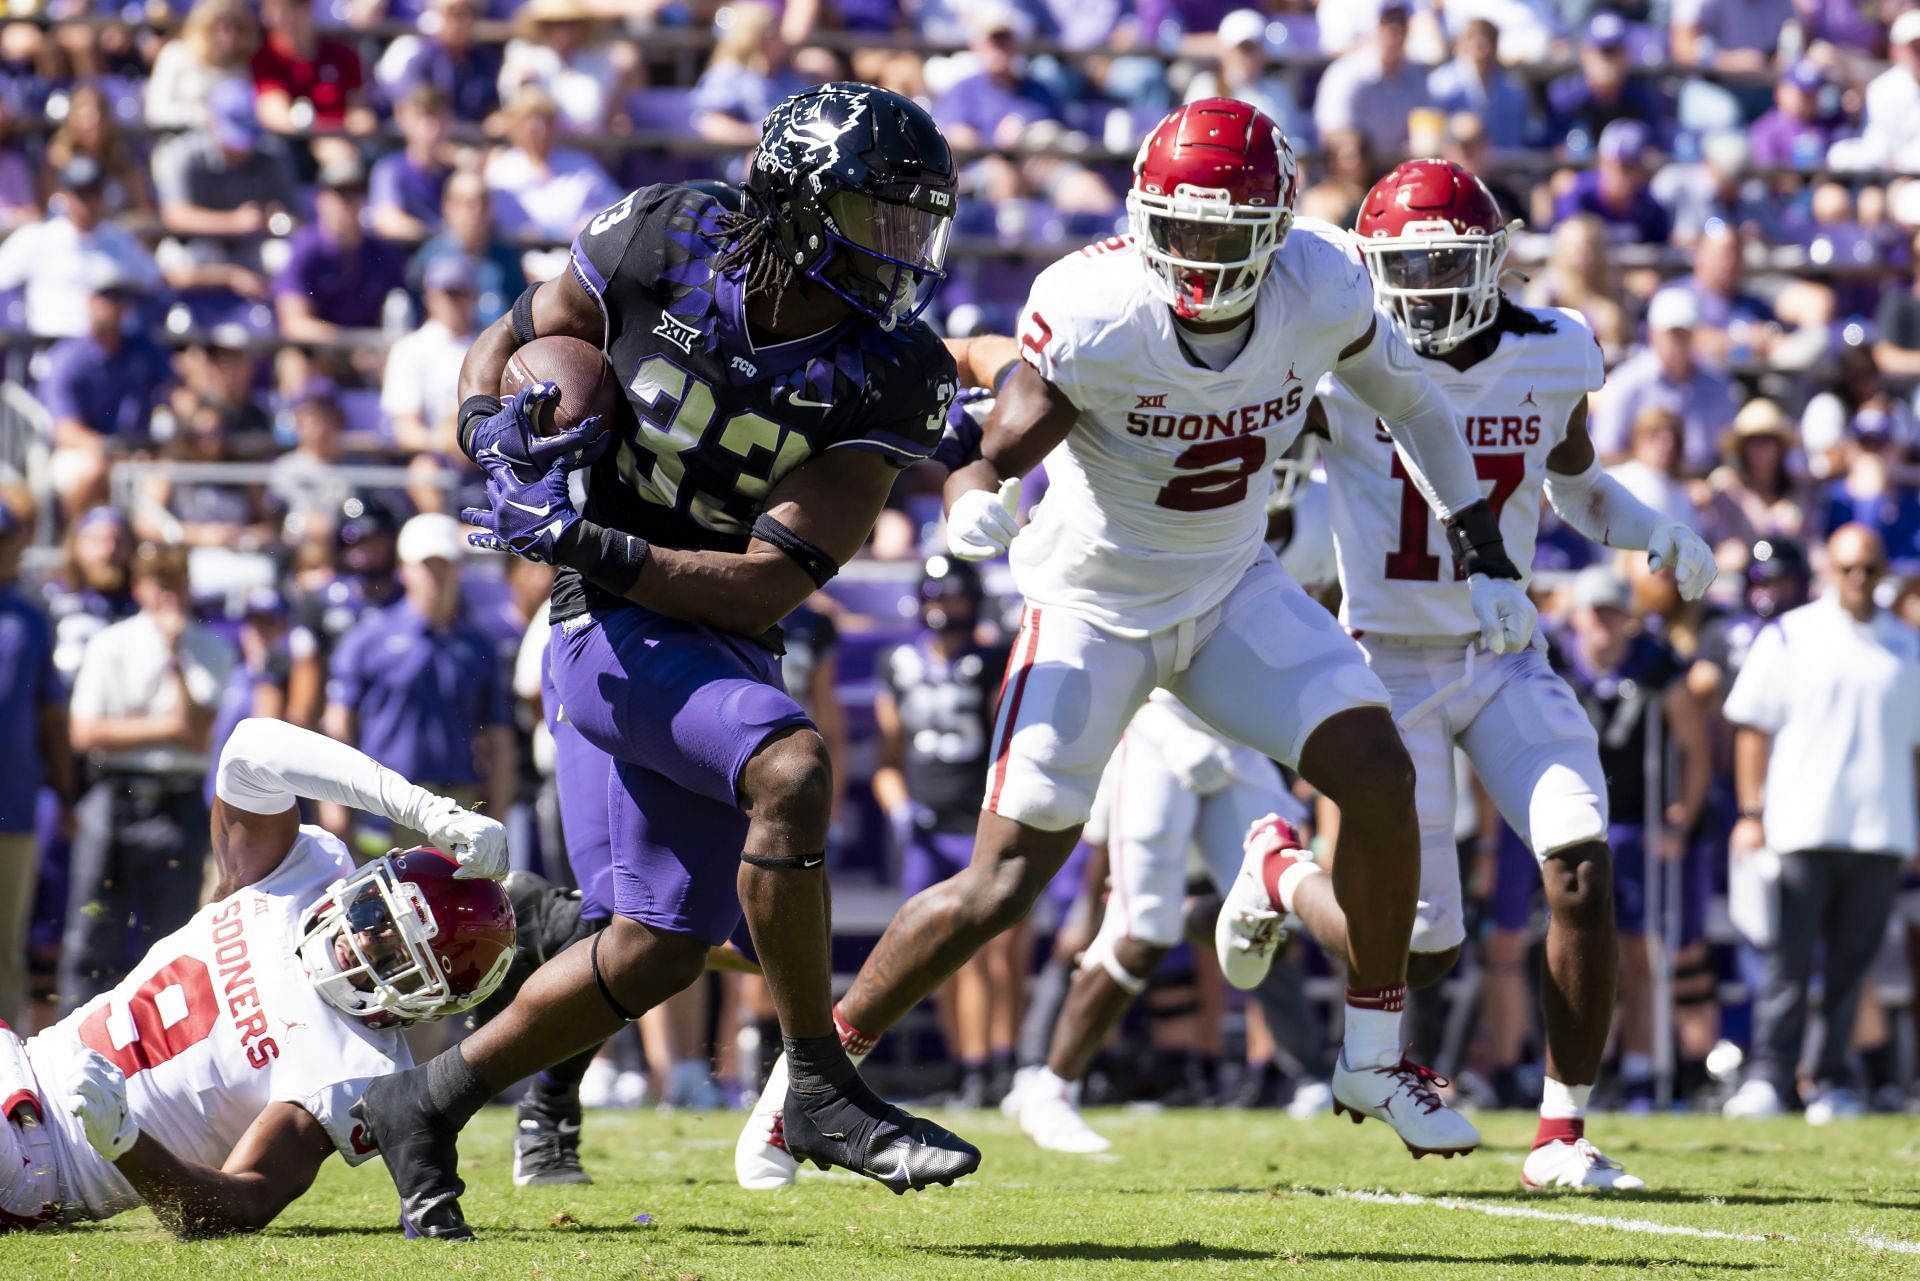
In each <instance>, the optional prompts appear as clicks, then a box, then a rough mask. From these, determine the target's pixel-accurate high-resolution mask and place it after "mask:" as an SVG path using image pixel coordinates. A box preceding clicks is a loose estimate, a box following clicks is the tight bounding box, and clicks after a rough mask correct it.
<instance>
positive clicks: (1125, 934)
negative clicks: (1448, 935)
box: [1012, 689, 1306, 1153]
mask: <svg viewBox="0 0 1920 1281" xmlns="http://www.w3.org/2000/svg"><path fill="white" fill-rule="evenodd" d="M1276 811H1278V812H1281V813H1287V814H1294V815H1297V816H1298V815H1304V814H1305V812H1306V808H1305V807H1304V806H1303V805H1301V804H1300V803H1299V802H1298V801H1296V800H1295V799H1294V798H1293V797H1292V796H1291V795H1289V794H1288V792H1287V790H1286V788H1285V787H1284V786H1282V784H1281V781H1280V771H1279V770H1277V769H1275V768H1274V764H1273V762H1272V761H1270V760H1268V759H1267V758H1266V757H1264V756H1262V755H1261V754H1260V753H1259V752H1256V751H1254V750H1253V749H1252V748H1251V747H1246V746H1243V745H1242V744H1239V743H1236V742H1234V741H1232V740H1231V739H1227V738H1223V737H1221V736H1220V735H1219V734H1217V733H1215V732H1214V731H1213V730H1212V729H1210V728H1209V727H1208V726H1207V724H1206V722H1204V721H1202V720H1201V719H1200V718H1199V717H1198V716H1196V715H1194V713H1193V712H1191V711H1190V710H1188V709H1187V708H1186V707H1184V706H1183V705H1182V704H1181V703H1180V701H1179V700H1178V699H1176V698H1175V697H1174V696H1173V695H1172V694H1169V693H1168V692H1167V691H1166V690H1163V689H1158V690H1155V691H1154V692H1153V693H1152V694H1151V695H1150V696H1149V697H1148V699H1147V702H1146V705H1145V706H1143V707H1141V709H1140V710H1139V711H1137V712H1135V713H1134V714H1133V720H1131V721H1130V722H1128V724H1127V729H1126V733H1125V735H1124V736H1123V737H1122V738H1121V740H1120V747H1119V750H1118V751H1116V752H1115V753H1114V754H1113V759H1112V760H1111V761H1109V762H1108V763H1107V768H1106V772H1105V773H1104V774H1103V775H1101V778H1100V789H1099V791H1098V792H1097V793H1096V794H1095V796H1094V803H1093V813H1092V815H1091V816H1090V817H1089V818H1088V820H1087V824H1086V827H1085V829H1084V830H1083V832H1082V835H1083V837H1084V838H1085V839H1086V840H1087V841H1088V842H1089V843H1090V844H1093V845H1095V846H1101V845H1104V846H1105V847H1106V851H1107V879H1108V883H1109V885H1110V886H1111V892H1110V893H1109V895H1108V897H1107V907H1106V914H1105V916H1104V917H1103V918H1102V920H1101V923H1100V929H1099V931H1098V933H1096V934H1095V935H1094V939H1093V942H1092V943H1091V944H1089V945H1088V947H1087V950H1086V952H1085V953H1084V954H1083V955H1082V957H1081V959H1080V968H1079V971H1078V973H1076V974H1075V975H1074V978H1073V986H1072V987H1071V988H1070V989H1069V991H1068V995H1067V999H1066V1003H1065V1004H1064V1005H1063V1006H1062V1007H1061V1010H1060V1018H1059V1021H1058V1022H1057V1023H1055V1024H1054V1028H1053V1038H1052V1041H1051V1043H1050V1044H1049V1046H1048V1050H1047V1062H1046V1065H1045V1066H1044V1067H1039V1068H1035V1069H1034V1070H1033V1071H1031V1072H1030V1073H1028V1074H1027V1076H1026V1077H1025V1079H1024V1080H1023V1081H1022V1082H1021V1085H1020V1093H1019V1098H1018V1100H1016V1101H1015V1104H1014V1106H1013V1108H1012V1111H1013V1114H1014V1117H1015V1119H1016V1120H1018V1121H1019V1123H1020V1128H1021V1129H1022V1130H1023V1131H1025V1132H1026V1134H1027V1137H1028V1138H1030V1139H1032V1140H1033V1141H1034V1142H1035V1143H1037V1144H1039V1145H1040V1146H1041V1147H1043V1148H1046V1149H1048V1150H1050V1151H1054V1152H1076V1153H1089V1152H1104V1151H1106V1149H1107V1148H1108V1147H1109V1146H1110V1144H1109V1143H1108V1142H1107V1140H1106V1138H1105V1137H1103V1136H1102V1135H1100V1134H1099V1133H1098V1132H1096V1131H1095V1130H1094V1129H1093V1127H1092V1126H1090V1125H1088V1124H1087V1122H1086V1119H1085V1118H1084V1117H1082V1116H1081V1115H1080V1110H1079V1108H1078V1106H1077V1103H1076V1099H1075V1095H1076V1094H1077V1092H1078V1085H1079V1082H1080V1081H1081V1080H1082V1079H1083V1078H1084V1077H1085V1076H1086V1074H1087V1070H1088V1069H1089V1068H1091V1067H1092V1066H1093V1059H1094V1056H1095V1055H1096V1054H1098V1053H1099V1051H1100V1047H1101V1046H1103V1045H1105V1044H1106V1041H1107V1036H1108V1034H1109V1033H1111V1032H1112V1031H1113V1027H1114V1024H1116V1023H1117V1022H1119V1020H1120V1016H1121V1015H1123V1014H1125V1013H1126V1010H1127V1007H1128V1006H1129V1005H1131V1004H1132V1003H1133V999H1134V997H1136V996H1138V995H1139V994H1140V993H1141V992H1142V991H1144V990H1145V989H1146V986H1147V983H1148V981H1149V980H1150V979H1152V977H1153V973H1154V971H1155V970H1156V969H1158V968H1159V967H1160V962H1161V961H1162V960H1163V959H1165V957H1166V955H1167V953H1168V952H1169V951H1171V950H1172V949H1173V947H1174V946H1175V945H1176V944H1178V943H1179V942H1180V940H1181V939H1182V938H1183V937H1184V934H1185V931H1184V926H1185V911H1184V909H1185V906H1186V899H1187V866H1188V863H1187V856H1188V850H1189V849H1198V850H1199V853H1200V859H1201V862H1202V863H1204V864H1205V865H1206V867H1207V870H1208V872H1209V873H1210V874H1211V876H1212V877H1213V882H1214V885H1215V886H1216V887H1218V888H1219V889H1220V890H1221V891H1222V892H1223V893H1224V892H1225V891H1226V889H1227V887H1229V886H1231V885H1232V884H1233V880H1234V877H1235V876H1236V875H1237V874H1238V873H1239V870H1240V861H1241V842H1242V840H1243V839H1244V838H1245V836H1246V833H1247V829H1248V828H1249V827H1250V826H1251V825H1252V824H1253V823H1254V822H1255V821H1257V820H1258V819H1260V817H1261V816H1262V815H1266V814H1272V813H1274V812H1276Z"/></svg>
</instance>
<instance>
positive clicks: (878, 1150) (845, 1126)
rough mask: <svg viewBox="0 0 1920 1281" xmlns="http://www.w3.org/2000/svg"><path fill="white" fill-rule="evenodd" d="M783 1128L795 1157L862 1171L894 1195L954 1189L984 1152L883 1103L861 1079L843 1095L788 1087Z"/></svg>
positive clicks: (853, 1082)
mask: <svg viewBox="0 0 1920 1281" xmlns="http://www.w3.org/2000/svg"><path fill="white" fill-rule="evenodd" d="M784 1123H785V1139H786V1145H787V1151H788V1152H790V1153H792V1154H793V1156H794V1158H795V1159H796V1160H801V1161H812V1162H813V1163H814V1164H815V1165H817V1166H819V1167H820V1168H821V1169H823V1170H825V1169H828V1168H829V1167H832V1166H838V1167H840V1168H841V1169H843V1170H851V1171H853V1172H854V1173H855V1174H864V1175H865V1176H866V1177H868V1178H869V1179H872V1180H873V1181H874V1182H876V1183H880V1184H884V1185H885V1186H886V1187H887V1188H888V1189H890V1190H891V1191H892V1192H893V1193H894V1194H895V1195H896V1196H897V1195H899V1194H900V1193H903V1192H906V1191H909V1190H912V1191H916V1192H917V1191H919V1190H920V1189H922V1188H927V1187H932V1186H933V1185H934V1184H936V1183H937V1184H940V1185H941V1186H942V1187H949V1186H951V1185H952V1183H953V1181H954V1180H955V1179H960V1178H965V1177H966V1176H967V1175H969V1174H972V1173H973V1172H974V1171H975V1170H977V1169H979V1168H980V1149H979V1148H976V1147H975V1146H973V1144H971V1143H969V1142H967V1141H966V1140H965V1139H963V1138H961V1137H960V1136H959V1135H957V1134H955V1133H953V1132H952V1131H951V1130H948V1129H946V1128H945V1127H944V1126H939V1125H935V1124H934V1123H933V1122H932V1121H929V1120H926V1119H925V1118H923V1117H916V1116H913V1115H911V1114H909V1113H908V1112H907V1111H906V1110H905V1109H904V1108H898V1107H895V1106H893V1105H892V1104H891V1103H888V1102H886V1101H885V1100H884V1099H882V1098H881V1097H880V1096H879V1095H877V1094H875V1093H874V1092H873V1091H872V1090H871V1089H869V1088H868V1087H867V1085H866V1083H865V1082H864V1081H862V1080H860V1079H859V1078H858V1077H855V1078H853V1081H852V1083H851V1085H850V1087H849V1088H848V1089H846V1090H829V1091H822V1092H817V1093H815V1092H809V1093H807V1094H801V1093H799V1092H798V1091H796V1090H794V1089H793V1088H792V1087H791V1086H790V1087H789V1088H788V1090H787V1106H786V1113H785V1116H784Z"/></svg>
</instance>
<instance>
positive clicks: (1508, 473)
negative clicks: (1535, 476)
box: [1382, 449, 1527, 583]
mask: <svg viewBox="0 0 1920 1281" xmlns="http://www.w3.org/2000/svg"><path fill="white" fill-rule="evenodd" d="M1473 470H1474V473H1475V474H1476V475H1478V476H1479V477H1480V479H1481V480H1490V481H1492V482H1493V491H1492V492H1491V493H1489V494H1488V495H1487V506H1489V507H1491V508H1492V509H1493V519H1494V520H1495V521H1496V522H1497V521H1499V519H1500V514H1501V512H1503V511H1505V510H1506V506H1507V500H1508V499H1509V498H1512V497H1513V494H1514V491H1515V490H1517V489H1519V488H1520V482H1521V481H1523V480H1525V479H1526V478H1527V456H1526V455H1525V454H1475V455H1474V456H1473ZM1393 478H1394V479H1395V480H1397V481H1399V482H1400V540H1399V546H1397V547H1395V548H1394V549H1393V550H1392V551H1390V552H1388V553H1387V564H1386V568H1385V569H1384V570H1383V571H1382V573H1383V574H1384V575H1385V576H1386V577H1387V578H1392V579H1398V580H1400V581H1402V582H1418V583H1437V582H1439V581H1440V558H1439V557H1438V556H1435V555H1433V554H1432V553H1431V552H1429V551H1428V550H1427V531H1428V530H1429V529H1430V528H1431V527H1432V524H1433V521H1432V511H1433V509H1432V508H1430V507H1428V506H1427V500H1426V499H1425V498H1423V497H1421V495H1420V491H1419V489H1418V488H1416V487H1415V486H1414V483H1413V477H1412V476H1409V475H1408V474H1407V467H1406V464H1405V463H1404V462H1403V461H1401V458H1400V451H1399V450H1397V449H1396V450H1394V451H1393ZM1453 576H1454V577H1455V578H1456V579H1457V578H1462V577H1464V575H1462V574H1461V573H1460V568H1459V566H1457V565H1456V566H1455V567H1454V571H1453Z"/></svg>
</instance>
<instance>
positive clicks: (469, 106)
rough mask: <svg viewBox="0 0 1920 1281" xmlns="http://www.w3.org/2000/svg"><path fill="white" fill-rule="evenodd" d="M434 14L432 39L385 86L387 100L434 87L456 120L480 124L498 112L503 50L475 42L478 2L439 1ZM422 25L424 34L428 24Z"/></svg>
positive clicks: (427, 36)
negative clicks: (415, 90)
mask: <svg viewBox="0 0 1920 1281" xmlns="http://www.w3.org/2000/svg"><path fill="white" fill-rule="evenodd" d="M433 14H434V17H435V19H436V24H435V27H434V29H433V31H432V33H431V34H422V35H421V36H420V38H419V44H418V45H417V47H416V48H415V49H414V51H413V55H412V56H411V57H409V58H408V59H407V60H406V62H405V63H403V64H402V65H401V67H400V70H399V71H398V72H397V73H396V74H395V75H394V76H393V78H392V79H391V81H389V82H388V83H387V84H386V85H385V88H386V91H387V96H388V98H389V99H390V100H393V101H398V100H399V99H401V98H403V97H405V96H406V95H407V94H408V93H410V92H412V90H413V88H414V87H415V86H416V85H422V84H428V85H432V86H433V87H434V88H435V89H438V90H439V91H440V93H441V95H442V96H443V97H445V98H446V100H447V101H448V103H450V104H451V105H452V107H453V114H454V116H455V117H456V118H457V119H460V120H465V121H467V122H468V123H470V124H479V123H480V122H482V121H484V120H485V119H486V118H487V117H488V116H490V115H492V114H493V113H494V112H495V111H496V110H498V109H499V106H500V66H501V61H502V55H501V52H500V46H499V45H497V44H480V43H477V42H476V41H475V40H474V31H473V24H474V20H475V19H476V18H477V17H478V16H479V5H478V4H476V3H475V0H435V3H434V6H433ZM420 25H421V27H422V30H423V32H424V31H425V28H426V27H427V23H426V21H425V20H424V19H423V20H422V22H421V24H420Z"/></svg>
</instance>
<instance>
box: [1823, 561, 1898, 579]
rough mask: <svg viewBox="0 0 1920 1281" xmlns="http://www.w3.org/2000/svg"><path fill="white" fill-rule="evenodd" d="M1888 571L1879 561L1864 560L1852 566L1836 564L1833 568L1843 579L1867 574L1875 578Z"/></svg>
mask: <svg viewBox="0 0 1920 1281" xmlns="http://www.w3.org/2000/svg"><path fill="white" fill-rule="evenodd" d="M1886 569H1887V567H1886V566H1885V565H1884V564H1882V563H1881V562H1879V561H1877V560H1863V561H1858V562H1856V563H1854V564H1852V565H1842V564H1839V563H1837V562H1836V563H1835V564H1834V567H1833V572H1834V573H1836V574H1838V575H1840V577H1842V578H1850V577H1852V576H1853V575H1855V574H1865V575H1866V576H1867V577H1869V578H1873V577H1876V576H1877V575H1880V574H1883V573H1885V572H1886Z"/></svg>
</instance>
